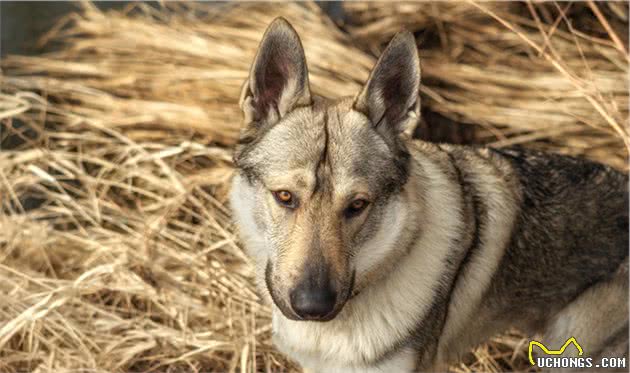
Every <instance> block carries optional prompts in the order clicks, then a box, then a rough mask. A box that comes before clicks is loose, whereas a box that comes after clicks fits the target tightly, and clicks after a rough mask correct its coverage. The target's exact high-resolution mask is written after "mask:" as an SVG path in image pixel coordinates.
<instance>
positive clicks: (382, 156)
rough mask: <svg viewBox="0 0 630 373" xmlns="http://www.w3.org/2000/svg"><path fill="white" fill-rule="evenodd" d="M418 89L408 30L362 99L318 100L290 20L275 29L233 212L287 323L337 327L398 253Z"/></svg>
mask: <svg viewBox="0 0 630 373" xmlns="http://www.w3.org/2000/svg"><path fill="white" fill-rule="evenodd" d="M339 58H340V59H344V58H345V56H339ZM347 63H352V61H347ZM419 84H420V66H419V62H418V55H417V50H416V45H415V41H414V39H413V37H412V36H411V34H409V33H403V34H399V35H397V36H396V37H394V39H393V40H392V41H391V42H390V44H389V46H388V47H387V49H386V50H385V51H384V52H383V54H382V56H381V57H380V59H379V60H378V62H377V64H376V66H375V67H374V69H373V71H372V73H371V74H370V77H369V79H368V81H367V83H366V84H365V86H364V88H363V89H362V90H361V92H360V93H359V94H358V95H357V96H356V97H355V98H342V99H339V100H336V101H328V100H325V99H322V98H319V97H315V96H313V95H312V94H311V90H310V87H309V79H308V69H307V65H306V60H305V56H304V50H303V48H302V45H301V42H300V39H299V37H298V35H297V33H296V32H295V30H294V29H293V28H292V27H291V25H290V24H289V23H288V22H287V21H285V20H284V19H276V20H275V21H274V22H273V23H272V24H271V25H270V26H269V28H268V29H267V31H266V33H265V35H264V37H263V40H262V42H261V44H260V47H259V50H258V54H257V55H256V58H255V61H254V63H253V65H252V68H251V72H250V76H249V79H248V80H247V81H246V82H245V84H244V86H243V92H242V95H241V107H242V109H243V112H244V116H245V123H246V124H245V127H244V129H243V131H242V136H241V139H240V142H239V145H238V147H237V149H236V153H235V156H234V160H235V163H236V166H237V168H238V174H237V176H236V178H235V182H234V188H233V192H232V205H233V210H234V215H235V218H236V221H237V223H238V224H239V226H240V227H239V228H240V231H241V236H242V237H243V239H244V241H245V244H246V249H247V250H248V251H249V252H250V253H251V254H252V255H253V256H254V258H255V260H256V261H257V262H258V265H259V267H260V268H261V271H260V274H261V277H263V276H264V283H265V284H266V288H267V290H268V291H269V293H270V295H271V297H272V299H273V301H274V303H275V304H276V305H277V306H278V307H279V309H280V310H281V311H282V313H283V314H284V315H285V316H286V317H288V318H291V319H295V320H322V321H325V320H330V319H332V318H334V317H335V315H337V313H338V312H339V311H340V310H341V309H342V307H343V306H344V304H345V303H346V301H347V300H348V299H349V297H350V295H351V294H352V291H353V284H354V283H355V281H356V282H359V281H362V279H363V277H365V276H367V274H368V273H370V271H371V270H373V269H374V268H375V267H376V266H378V265H379V264H381V263H382V262H383V261H385V260H386V258H387V256H388V254H390V250H392V251H393V250H396V247H395V246H396V240H397V235H398V234H399V232H400V230H401V228H400V226H401V221H400V219H399V218H398V214H399V212H400V210H401V209H404V206H402V205H403V202H402V201H401V198H400V194H401V191H402V190H403V188H404V186H405V183H406V181H407V178H408V173H409V162H410V159H409V153H408V151H407V148H406V147H405V144H404V142H403V141H402V140H401V133H402V131H403V130H404V129H405V126H406V125H407V124H408V123H409V122H412V121H416V120H417V117H418V110H419V108H418V106H419V103H418V89H419ZM355 277H356V279H355Z"/></svg>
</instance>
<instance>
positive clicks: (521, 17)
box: [345, 2, 630, 169]
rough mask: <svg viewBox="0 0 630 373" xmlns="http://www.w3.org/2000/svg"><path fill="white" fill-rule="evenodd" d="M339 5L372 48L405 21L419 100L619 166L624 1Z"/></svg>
mask: <svg viewBox="0 0 630 373" xmlns="http://www.w3.org/2000/svg"><path fill="white" fill-rule="evenodd" d="M345 7H346V10H347V11H348V12H349V13H350V16H351V17H350V18H351V20H350V26H349V29H350V30H351V32H352V34H353V36H354V38H355V40H356V41H357V42H358V43H361V44H362V45H364V46H366V48H369V50H373V51H378V50H380V49H381V48H382V46H383V44H384V43H385V42H386V41H388V40H389V39H390V38H391V36H393V35H394V34H395V33H396V32H398V31H399V30H400V29H402V28H406V29H408V30H409V31H414V32H415V33H416V35H417V39H418V44H419V51H420V58H421V61H422V79H423V83H424V84H425V86H424V89H423V93H424V98H425V105H426V106H427V108H428V109H429V110H430V111H433V112H436V113H439V114H441V115H442V116H444V117H446V118H449V119H451V120H453V121H455V122H461V123H467V124H473V125H476V126H477V127H478V128H479V131H478V133H477V141H480V142H483V143H489V144H492V145H495V146H507V145H517V144H518V145H529V146H536V147H542V148H546V149H548V150H552V151H556V152H562V153H567V154H572V155H584V156H586V157H590V158H592V159H596V160H599V161H601V162H606V163H609V164H611V165H614V166H616V167H619V168H623V169H625V168H626V165H627V157H628V153H627V147H628V146H630V142H629V141H628V121H627V117H628V79H627V74H628V54H627V47H626V45H627V40H623V41H622V40H621V39H620V38H622V37H623V38H627V35H628V5H627V3H616V4H615V3H605V4H595V3H590V4H587V3H568V4H563V3H554V2H547V3H543V2H541V3H535V4H534V3H526V4H522V3H509V2H506V3H485V2H484V3H467V2H451V3H396V4H395V5H392V4H382V3H378V2H369V3H362V2H352V3H348V4H346V5H345ZM600 8H601V9H600ZM599 16H601V20H600V18H598V17H599ZM578 27H579V28H578Z"/></svg>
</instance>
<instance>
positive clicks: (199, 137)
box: [0, 3, 628, 372]
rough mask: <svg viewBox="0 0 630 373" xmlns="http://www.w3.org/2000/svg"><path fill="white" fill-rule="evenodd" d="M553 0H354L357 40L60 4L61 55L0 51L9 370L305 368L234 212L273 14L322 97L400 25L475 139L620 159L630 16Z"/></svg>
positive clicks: (240, 14)
mask: <svg viewBox="0 0 630 373" xmlns="http://www.w3.org/2000/svg"><path fill="white" fill-rule="evenodd" d="M559 6H560V7H561V8H564V7H565V5H564V4H560V5H559ZM597 6H598V7H600V8H601V7H603V6H604V5H601V4H598V5H597ZM552 7H553V3H547V4H539V3H536V4H535V5H531V6H529V7H528V6H527V5H518V6H514V5H498V4H491V3H481V4H479V5H475V4H462V3H437V4H436V3H430V4H397V5H396V6H389V7H384V6H381V5H379V4H377V3H370V4H364V3H351V4H348V5H346V9H347V11H348V12H350V14H351V16H352V17H351V18H352V24H351V25H349V26H348V30H350V34H346V33H344V32H341V31H339V30H338V29H337V28H336V27H335V26H334V25H333V24H332V23H331V22H330V21H329V20H328V19H327V18H326V17H325V16H324V15H323V14H322V13H321V12H320V11H319V10H318V8H317V7H316V6H314V5H312V4H301V5H297V4H290V5H281V4H274V5H268V4H243V5H239V6H234V5H221V6H218V5H215V6H213V7H209V6H208V5H207V4H180V3H168V8H162V9H158V10H156V9H153V8H151V7H149V6H147V5H145V4H138V5H135V6H133V7H132V8H129V9H127V10H126V11H125V12H109V13H107V14H104V13H101V12H100V11H98V10H97V9H95V8H94V7H93V6H91V5H89V4H88V5H86V6H85V8H84V9H83V10H81V11H80V12H78V13H76V14H72V15H70V16H68V17H67V19H66V20H65V21H64V22H63V23H62V24H60V26H59V27H57V28H55V29H54V30H52V31H51V33H50V34H49V35H47V37H46V38H45V40H44V41H43V42H50V41H54V42H61V43H62V46H61V48H60V49H59V51H58V52H55V53H52V54H47V55H43V56H40V57H20V56H13V57H10V58H8V59H6V60H4V61H3V62H2V66H3V70H4V74H3V75H2V76H1V77H0V79H1V82H0V87H1V93H0V121H1V123H2V125H3V126H4V131H3V133H2V136H0V141H3V142H6V141H7V139H8V138H11V139H12V141H16V139H20V140H19V142H20V143H21V144H20V145H18V146H17V147H15V148H13V149H11V150H4V151H2V152H1V153H0V203H1V206H2V210H0V211H1V213H0V226H1V227H2V229H1V230H0V289H1V291H0V371H7V372H15V371H24V370H26V371H38V372H45V371H54V372H59V371H64V370H70V369H79V368H84V369H93V370H98V371H101V370H102V371H239V370H240V371H254V370H268V371H279V370H290V369H295V368H296V367H295V366H294V365H292V364H291V363H290V362H288V361H286V360H285V359H284V358H283V357H282V356H281V355H279V354H278V353H277V352H275V351H274V349H273V347H272V346H271V343H270V325H269V315H268V311H269V310H268V308H267V307H266V306H263V305H260V304H259V303H258V301H257V300H258V298H257V296H256V294H255V292H254V287H253V285H252V275H251V271H250V263H249V261H248V259H247V258H246V257H245V256H244V255H243V252H242V251H241V249H240V247H239V243H238V241H237V239H236V238H235V235H234V231H233V227H232V225H231V223H230V217H229V211H228V209H227V207H226V204H225V203H226V194H227V192H228V185H227V182H228V180H229V178H230V176H231V174H232V165H231V150H230V145H231V144H233V143H234V141H235V139H236V137H237V135H238V129H239V122H240V112H239V110H238V107H237V104H236V101H237V98H238V95H239V91H240V85H241V83H242V81H243V80H244V79H245V77H246V75H247V70H248V68H249V64H250V62H251V59H252V58H253V55H254V53H255V49H256V46H257V44H258V41H259V39H260V36H261V35H262V31H263V30H264V28H265V27H266V25H267V24H268V23H269V21H270V20H271V19H272V18H274V17H275V16H278V15H284V16H285V17H287V18H288V19H289V20H290V21H292V22H293V24H294V25H295V26H296V28H297V29H298V31H299V32H300V34H301V35H302V37H303V41H304V44H305V48H306V54H307V58H308V62H309V68H310V71H311V79H312V85H313V87H314V90H315V91H316V92H318V93H319V94H322V95H325V96H329V97H335V96H339V95H346V94H353V93H354V92H356V90H357V89H358V87H359V86H360V82H361V81H363V80H364V79H365V78H366V77H367V74H368V70H369V68H370V67H371V65H372V64H373V62H374V61H375V58H374V55H373V53H371V52H375V51H378V50H379V49H380V48H382V45H383V43H384V42H385V41H387V40H388V39H389V38H390V37H391V35H392V34H393V33H395V32H396V31H397V30H399V29H400V27H401V25H403V26H405V27H407V28H408V29H411V30H413V31H416V32H417V34H418V38H419V41H420V44H421V56H422V59H423V79H424V86H423V88H422V93H423V103H424V105H425V110H429V111H431V112H434V113H439V114H440V115H443V116H444V117H446V118H449V119H450V120H454V121H456V122H458V123H465V124H466V125H470V126H473V128H475V130H476V133H477V140H478V141H481V142H486V143H494V144H496V145H506V144H515V143H518V144H525V145H527V146H536V147H543V148H547V149H551V150H554V151H559V152H564V153H571V154H584V155H586V156H588V157H591V158H593V159H597V160H600V161H603V162H607V163H609V164H612V165H614V166H616V167H620V168H627V164H626V158H627V148H626V145H627V144H628V123H627V115H628V110H627V100H628V83H627V79H626V78H627V71H628V63H627V62H628V61H627V55H626V54H625V52H623V51H622V47H623V43H621V44H620V42H616V41H615V37H612V35H613V34H615V33H616V34H617V35H618V37H617V38H619V37H622V36H621V34H620V33H619V32H618V31H615V30H616V28H615V27H616V26H615V23H614V22H613V21H614V19H615V17H617V18H623V16H624V13H623V12H621V13H619V11H617V13H619V14H617V13H615V12H613V13H612V14H613V16H611V13H610V11H609V10H607V11H604V9H603V8H602V9H601V11H600V13H601V15H602V17H603V19H605V20H606V19H607V20H609V21H608V22H610V24H609V25H608V26H609V27H608V28H607V27H605V26H604V24H605V23H606V22H604V24H602V22H601V21H600V20H599V18H598V17H597V13H596V12H595V13H594V14H591V15H590V16H589V17H590V18H589V19H591V20H592V22H590V23H588V25H592V26H593V28H594V29H595V30H596V31H597V30H600V29H601V30H603V31H597V32H599V33H596V32H595V31H588V32H587V31H585V30H586V29H579V30H576V29H573V28H571V29H569V28H568V26H567V23H566V22H565V20H564V19H563V18H562V17H560V18H559V21H557V20H558V18H557V17H554V15H555V13H554V11H553V8H552ZM543 8H544V11H543ZM598 10H599V8H598ZM490 12H491V13H490ZM534 14H535V15H536V16H535V15H534ZM576 14H577V13H576ZM576 14H568V15H567V17H569V16H571V17H578V16H579V17H586V18H588V17H587V16H588V14H587V15H583V14H582V13H579V14H577V15H576ZM585 14H586V13H585ZM493 16H496V17H497V18H499V19H500V22H498V21H496V20H494V19H493ZM625 16H626V20H625V21H624V22H626V24H627V13H626V14H625ZM536 19H540V22H537V21H536ZM580 19H581V18H580ZM572 20H573V21H576V19H572ZM556 21H557V22H556ZM501 22H503V23H504V24H502V23H501ZM556 23H557V24H556ZM582 23H585V22H582ZM582 23H580V25H581V24H582ZM541 30H542V32H541ZM545 35H547V36H545ZM608 36H610V37H608ZM351 38H353V39H354V40H352V39H351ZM358 46H360V47H362V48H363V49H361V48H359V47H358ZM349 62H351V63H349ZM430 124H431V123H429V125H430ZM524 341H525V340H524V339H523V338H522V336H520V335H518V334H517V333H509V334H507V335H504V336H500V337H497V338H495V339H494V340H493V341H491V342H490V343H488V344H486V345H484V346H481V347H479V348H477V349H476V350H475V351H474V352H473V353H471V354H470V355H469V356H467V357H466V359H465V361H464V362H463V363H461V364H458V365H456V366H453V368H452V369H453V370H454V371H457V372H469V371H479V370H484V371H494V372H497V371H503V370H507V369H514V370H521V371H524V370H527V369H528V366H527V363H526V361H525V356H524V347H526V346H525V345H523V343H524Z"/></svg>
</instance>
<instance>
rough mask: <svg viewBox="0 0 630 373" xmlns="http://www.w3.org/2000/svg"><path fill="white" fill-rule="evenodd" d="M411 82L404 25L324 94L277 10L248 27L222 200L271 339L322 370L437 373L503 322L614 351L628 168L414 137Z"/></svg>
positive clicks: (414, 62) (415, 73) (619, 338)
mask: <svg viewBox="0 0 630 373" xmlns="http://www.w3.org/2000/svg"><path fill="white" fill-rule="evenodd" d="M350 62H351V61H349V63H350ZM419 86H420V64H419V58H418V51H417V48H416V44H415V40H414V38H413V36H412V35H411V34H410V33H399V34H398V35H396V36H395V37H394V38H393V39H392V40H391V42H390V44H389V45H388V47H387V48H386V49H385V51H384V52H383V53H382V55H381V56H380V58H379V60H378V62H377V63H376V65H375V67H374V68H373V70H372V71H371V73H370V76H369V78H368V80H367V82H366V83H365V85H364V87H363V88H362V89H361V90H360V92H358V94H357V95H356V96H355V97H346V98H340V99H337V100H328V99H324V98H322V97H318V96H315V95H313V94H312V93H311V90H310V87H309V79H308V70H307V65H306V60H305V54H304V50H303V48H302V44H301V41H300V39H299V36H298V34H297V33H296V31H295V30H294V29H293V27H292V26H291V25H290V24H289V23H288V22H287V21H286V20H284V19H280V18H279V19H276V20H275V21H274V22H273V23H271V25H270V26H269V28H268V29H267V31H266V33H265V34H264V36H263V39H262V41H261V44H260V46H259V49H258V52H257V55H256V57H255V60H254V62H253V64H252V67H251V71H250V75H249V78H248V79H247V81H246V82H245V84H244V86H243V90H242V94H241V97H240V105H241V108H242V110H243V113H244V122H245V124H244V128H243V130H242V133H241V138H240V141H239V143H238V145H237V147H236V150H235V154H234V162H235V165H236V167H237V172H236V175H235V177H234V179H233V184H232V192H231V197H230V198H231V202H230V203H231V206H232V209H233V214H234V219H235V221H236V224H237V227H238V229H239V232H240V233H239V234H240V237H241V239H242V242H243V244H244V247H245V250H246V251H247V253H248V254H249V255H250V256H251V257H252V258H253V261H254V263H255V264H256V278H257V286H258V288H259V292H260V295H261V297H262V298H263V300H264V301H267V302H269V304H270V305H271V307H272V313H273V314H272V323H273V341H274V343H275V345H276V346H277V347H278V348H279V349H280V350H281V351H282V352H284V353H285V354H286V355H288V356H289V357H290V358H292V359H294V360H296V361H297V362H299V363H300V364H301V365H302V366H303V367H304V368H305V369H308V370H314V371H321V372H334V371H340V372H349V371H357V372H369V371H382V372H392V371H397V372H398V371H418V370H423V371H426V370H429V371H435V370H443V369H446V368H447V367H448V365H447V364H450V363H453V362H457V361H458V359H459V358H460V357H461V356H462V355H463V353H465V352H467V351H469V349H470V348H472V347H474V346H475V345H477V344H479V343H481V342H483V341H484V340H487V339H488V338H489V337H492V336H493V335H495V334H497V333H500V332H502V331H505V330H506V329H508V328H512V327H516V328H519V329H520V330H523V331H524V332H527V333H531V335H532V336H534V335H541V336H542V337H541V339H539V340H540V341H543V342H544V343H545V344H547V345H548V346H558V347H559V346H560V345H562V343H563V342H564V341H565V340H566V339H567V338H569V337H575V338H576V340H578V341H579V342H580V344H581V345H582V347H583V350H584V354H585V355H584V356H591V357H598V356H607V355H608V354H611V353H621V354H623V355H624V356H625V355H627V347H628V337H627V333H628V278H627V277H628V259H627V257H628V210H627V206H628V189H627V185H628V176H627V175H626V174H623V173H621V172H618V171H615V170H613V169H611V168H609V167H607V166H604V165H602V164H598V163H594V162H590V161H587V160H582V159H577V158H573V157H568V156H562V155H557V154H546V153H543V152H539V151H534V150H526V149H519V148H497V149H494V148H488V147H473V146H461V145H459V146H456V145H447V144H435V143H428V142H423V141H418V140H414V139H413V138H411V137H410V136H409V135H408V134H407V133H406V131H405V129H406V128H408V127H409V126H413V125H414V124H415V123H416V122H417V121H418V118H419V94H418V92H419Z"/></svg>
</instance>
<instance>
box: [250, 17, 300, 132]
mask: <svg viewBox="0 0 630 373" xmlns="http://www.w3.org/2000/svg"><path fill="white" fill-rule="evenodd" d="M310 104H311V93H310V88H309V84H308V69H307V67H306V59H305V57H304V49H303V48H302V43H301V42H300V37H299V36H298V34H297V32H296V31H295V29H293V27H292V26H291V25H290V24H289V22H287V21H286V20H285V19H284V18H276V19H275V20H274V21H273V22H272V23H271V24H270V25H269V27H268V28H267V31H265V35H264V36H263V38H262V41H261V42H260V46H259V47H258V53H257V54H256V58H255V59H254V63H253V65H252V67H251V70H250V73H249V78H248V79H247V81H245V84H244V85H243V90H242V92H241V100H240V105H241V109H243V112H244V114H245V122H246V123H250V124H252V125H262V124H271V123H275V122H277V121H278V120H279V119H280V118H281V117H283V116H284V115H286V114H287V113H288V112H290V111H291V110H293V109H294V108H296V107H298V106H305V105H310Z"/></svg>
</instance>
